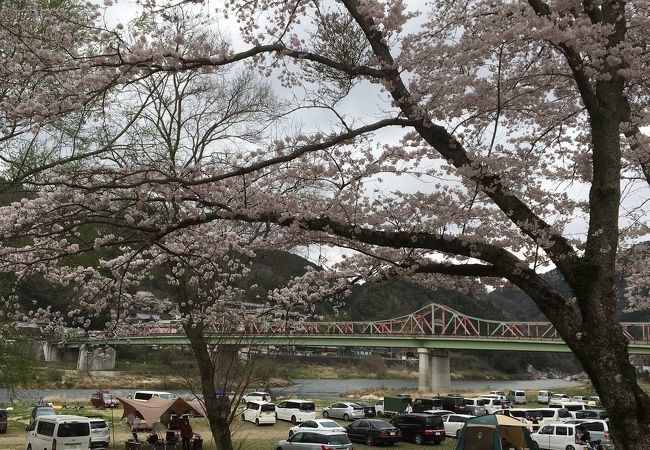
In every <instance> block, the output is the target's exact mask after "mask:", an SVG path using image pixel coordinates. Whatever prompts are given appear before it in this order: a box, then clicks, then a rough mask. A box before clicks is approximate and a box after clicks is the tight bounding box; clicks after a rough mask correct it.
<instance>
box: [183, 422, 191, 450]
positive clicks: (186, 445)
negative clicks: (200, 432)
mask: <svg viewBox="0 0 650 450" xmlns="http://www.w3.org/2000/svg"><path fill="white" fill-rule="evenodd" d="M193 434H194V432H193V431H192V426H191V425H190V421H189V419H185V420H184V421H183V423H182V424H181V441H182V442H183V450H190V440H191V439H192V435H193Z"/></svg>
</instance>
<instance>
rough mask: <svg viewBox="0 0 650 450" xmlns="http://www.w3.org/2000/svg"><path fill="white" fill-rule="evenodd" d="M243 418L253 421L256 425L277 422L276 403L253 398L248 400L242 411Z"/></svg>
mask: <svg viewBox="0 0 650 450" xmlns="http://www.w3.org/2000/svg"><path fill="white" fill-rule="evenodd" d="M241 418H242V420H246V421H248V422H253V423H254V424H255V425H258V426H259V425H262V424H270V425H273V424H274V423H275V420H276V419H275V405H274V404H273V403H269V402H263V401H261V402H258V401H255V400H251V401H249V402H246V405H245V406H244V411H242V413H241Z"/></svg>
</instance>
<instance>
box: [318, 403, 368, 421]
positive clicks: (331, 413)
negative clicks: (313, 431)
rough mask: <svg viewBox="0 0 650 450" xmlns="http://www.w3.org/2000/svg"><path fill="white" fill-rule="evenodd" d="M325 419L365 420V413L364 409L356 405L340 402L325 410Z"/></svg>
mask: <svg viewBox="0 0 650 450" xmlns="http://www.w3.org/2000/svg"><path fill="white" fill-rule="evenodd" d="M323 417H325V418H327V417H337V418H339V419H343V420H355V419H363V418H364V417H365V412H364V411H363V407H362V406H359V405H357V404H356V403H350V402H338V403H332V404H331V405H330V406H326V407H325V408H323Z"/></svg>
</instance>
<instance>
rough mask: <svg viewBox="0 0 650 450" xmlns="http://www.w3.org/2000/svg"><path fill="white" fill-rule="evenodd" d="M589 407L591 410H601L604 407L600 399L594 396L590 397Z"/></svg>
mask: <svg viewBox="0 0 650 450" xmlns="http://www.w3.org/2000/svg"><path fill="white" fill-rule="evenodd" d="M587 406H588V407H590V408H600V407H601V406H603V405H602V403H600V397H598V396H597V395H592V396H591V397H589V400H587Z"/></svg>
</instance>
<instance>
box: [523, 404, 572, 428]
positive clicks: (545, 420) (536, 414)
mask: <svg viewBox="0 0 650 450" xmlns="http://www.w3.org/2000/svg"><path fill="white" fill-rule="evenodd" d="M528 416H529V417H531V418H537V420H538V422H539V423H540V424H542V425H546V424H549V423H554V422H563V421H565V420H571V419H573V416H571V413H570V412H569V411H568V410H566V409H557V408H534V409H529V410H528Z"/></svg>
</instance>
